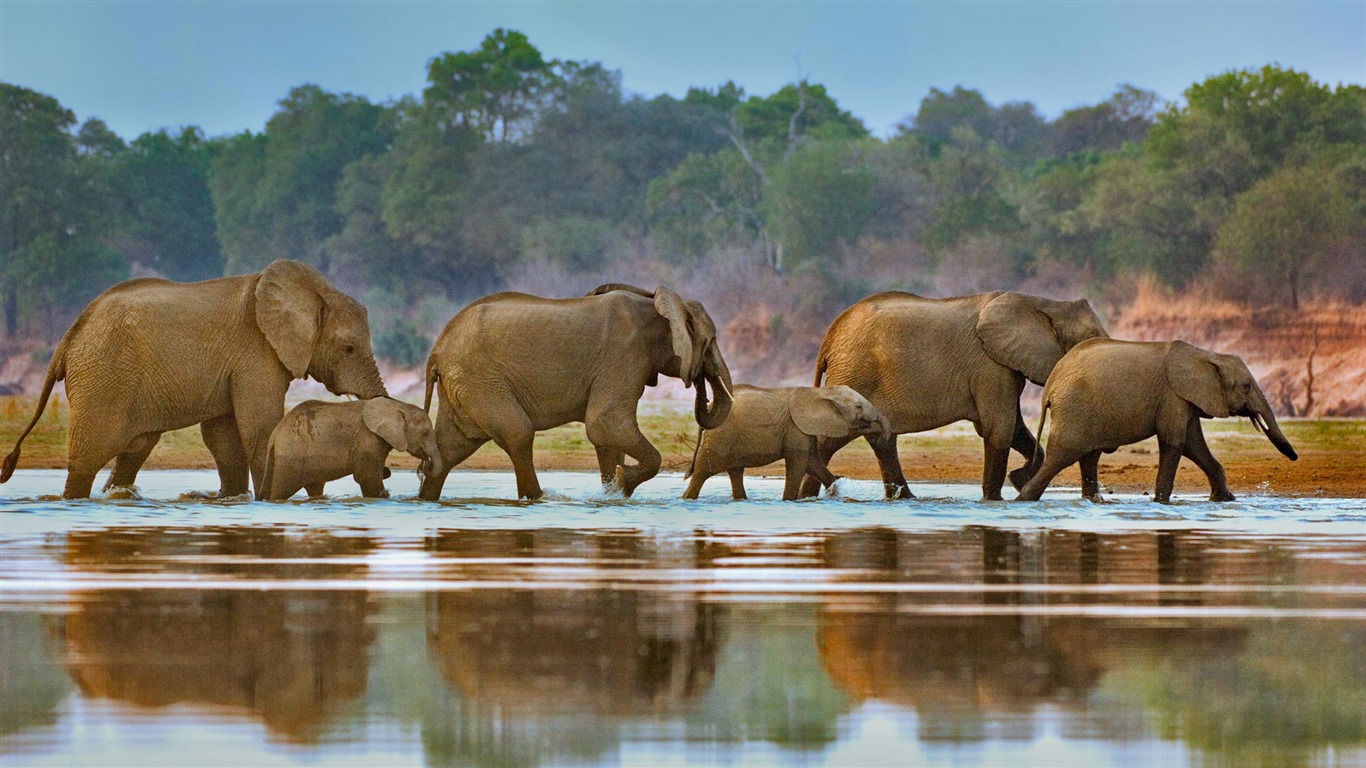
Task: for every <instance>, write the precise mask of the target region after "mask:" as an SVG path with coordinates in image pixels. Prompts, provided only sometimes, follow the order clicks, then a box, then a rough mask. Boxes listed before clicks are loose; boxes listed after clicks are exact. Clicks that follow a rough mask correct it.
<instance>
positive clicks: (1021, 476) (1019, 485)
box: [1006, 466, 1034, 491]
mask: <svg viewBox="0 0 1366 768" xmlns="http://www.w3.org/2000/svg"><path fill="white" fill-rule="evenodd" d="M1006 476H1007V477H1009V478H1010V484H1011V485H1012V486H1013V487H1014V488H1015V490H1017V491H1020V490H1024V487H1025V484H1026V483H1028V482H1029V480H1030V478H1032V477H1034V472H1033V471H1032V470H1030V468H1029V467H1027V466H1025V467H1020V468H1019V469H1015V470H1011V471H1010V472H1009V473H1008V474H1007V475H1006Z"/></svg>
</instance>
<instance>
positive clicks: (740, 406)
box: [683, 384, 891, 501]
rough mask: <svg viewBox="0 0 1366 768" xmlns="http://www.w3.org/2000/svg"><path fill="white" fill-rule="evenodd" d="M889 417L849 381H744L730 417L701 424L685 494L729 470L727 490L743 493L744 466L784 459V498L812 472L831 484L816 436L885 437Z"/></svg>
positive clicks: (739, 495)
mask: <svg viewBox="0 0 1366 768" xmlns="http://www.w3.org/2000/svg"><path fill="white" fill-rule="evenodd" d="M890 429H891V426H890V425H889V424H888V423H887V418H886V417H885V416H883V415H882V414H881V413H879V412H878V410H877V409H876V408H874V407H873V404H872V403H870V402H868V401H867V400H866V399H864V397H863V395H860V394H859V393H857V392H855V391H854V390H852V389H850V388H848V387H842V386H833V387H784V388H781V389H766V388H762V387H752V386H748V385H745V384H741V385H740V386H738V387H736V388H735V404H734V405H733V406H732V408H731V413H730V418H729V419H727V420H726V423H725V424H722V425H721V426H719V427H717V428H716V429H710V430H702V432H701V434H700V435H699V436H698V440H697V449H696V450H695V451H694V452H693V457H692V466H691V467H689V468H688V474H687V475H685V477H691V478H692V481H691V482H690V483H689V484H688V489H687V490H686V491H684V492H683V498H685V499H695V498H697V494H698V493H699V492H700V491H701V490H702V484H703V483H705V482H706V481H707V478H709V477H711V476H712V475H715V474H717V473H719V472H726V473H728V474H729V475H730V488H731V495H732V496H733V497H734V498H737V499H744V498H747V497H746V496H745V467H762V466H764V465H765V464H770V463H772V462H775V461H777V460H778V459H782V460H783V463H784V465H785V469H786V473H787V480H786V483H785V485H784V486H783V501H792V500H794V499H796V498H797V492H798V490H799V488H800V487H801V482H802V478H804V477H806V476H807V475H811V476H812V477H814V478H816V479H817V480H818V481H820V483H821V484H822V485H824V486H826V487H829V486H830V484H831V483H833V482H835V476H834V475H832V474H830V469H829V468H828V467H826V465H825V460H824V459H822V458H821V455H820V453H819V452H818V451H817V450H816V438H818V437H857V436H859V435H877V436H878V437H886V436H887V435H888V433H889V431H890Z"/></svg>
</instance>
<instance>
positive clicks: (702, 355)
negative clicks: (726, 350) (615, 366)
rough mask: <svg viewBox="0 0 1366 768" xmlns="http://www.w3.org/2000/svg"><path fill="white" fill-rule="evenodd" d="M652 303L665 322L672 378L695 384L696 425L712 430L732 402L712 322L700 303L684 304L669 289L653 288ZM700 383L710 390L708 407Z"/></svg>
mask: <svg viewBox="0 0 1366 768" xmlns="http://www.w3.org/2000/svg"><path fill="white" fill-rule="evenodd" d="M654 301H655V311H657V312H659V314H660V316H661V317H663V318H664V319H666V320H668V321H669V336H670V340H671V342H672V345H673V348H672V351H673V357H674V359H675V360H677V361H678V373H677V374H675V375H677V376H678V378H680V379H682V380H683V384H684V386H689V387H690V386H692V385H694V384H696V385H697V399H696V401H695V404H694V413H695V414H696V417H697V424H698V426H700V427H702V428H703V429H716V428H717V427H719V426H721V424H723V423H724V422H725V420H726V418H727V417H728V416H730V408H731V405H732V403H733V402H734V400H733V397H732V395H731V391H732V386H733V385H732V383H731V379H730V369H729V368H727V367H726V361H725V358H723V357H721V348H720V346H718V345H717V343H716V323H714V322H712V319H711V315H708V314H707V310H706V309H704V308H703V307H702V304H701V303H699V302H696V301H684V300H683V298H682V297H681V296H679V295H678V294H677V293H675V292H674V291H673V290H672V289H670V288H666V287H664V286H660V287H659V288H657V289H655V292H654ZM670 372H671V371H668V370H666V371H665V373H670ZM704 384H705V385H707V386H710V387H711V394H712V402H711V403H710V404H708V402H707V391H706V388H705V387H704V386H703V385H704Z"/></svg>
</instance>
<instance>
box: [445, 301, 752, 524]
mask: <svg viewBox="0 0 1366 768" xmlns="http://www.w3.org/2000/svg"><path fill="white" fill-rule="evenodd" d="M661 375H664V376H674V377H677V378H680V379H682V380H683V381H684V383H685V385H687V386H696V387H697V398H696V402H695V408H694V412H695V416H696V418H697V423H698V424H699V425H700V426H702V427H704V428H714V427H718V426H720V425H721V424H722V423H723V422H725V420H726V416H727V415H728V414H729V413H730V408H731V394H730V388H731V381H730V371H729V370H728V369H727V368H726V361H725V360H724V359H723V358H722V356H721V349H720V347H718V346H717V343H716V325H715V324H714V323H713V322H712V319H711V317H710V316H709V315H708V314H707V311H706V310H705V309H703V307H702V305H701V304H699V303H697V302H695V301H684V300H683V299H682V298H681V297H680V296H679V295H678V294H677V293H675V292H674V291H672V290H670V289H668V288H665V287H660V288H658V289H657V290H655V291H653V292H651V291H645V290H643V289H640V288H635V287H633V286H623V285H618V284H610V285H604V286H601V287H600V288H598V289H596V290H595V291H593V292H592V293H590V294H589V295H588V296H585V297H583V298H577V299H545V298H541V297H539V296H530V295H528V294H525V293H497V294H493V295H492V296H486V297H484V298H482V299H479V300H478V301H476V302H474V303H473V304H470V305H469V306H467V307H465V308H464V309H462V310H461V311H460V312H459V313H458V314H457V315H456V316H455V317H453V318H451V321H450V323H449V324H447V325H446V328H445V330H443V331H442V332H441V336H440V337H439V338H437V340H436V343H435V344H434V345H433V347H432V353H431V356H430V357H429V358H428V360H427V397H426V406H425V407H426V408H427V409H428V410H430V407H431V400H432V392H433V391H434V389H439V391H440V395H441V398H440V406H439V409H438V411H437V414H436V437H437V442H438V443H439V444H440V446H441V470H440V471H438V472H434V473H433V474H432V475H431V477H428V478H427V481H426V482H425V483H423V485H422V498H424V499H428V500H435V499H437V498H439V497H440V495H441V486H442V485H443V484H444V483H445V480H446V474H447V473H448V472H449V471H450V470H451V469H452V468H453V467H455V466H456V465H458V464H459V463H460V462H462V461H464V460H465V459H466V458H467V457H469V455H470V454H472V453H474V451H475V450H476V449H478V448H479V446H481V445H483V444H484V443H485V442H487V441H489V440H493V441H494V442H495V443H497V444H498V447H500V448H502V449H503V450H504V451H506V452H507V454H508V456H509V457H511V459H512V465H513V467H514V469H515V471H516V474H517V495H518V496H520V497H522V498H528V499H536V498H540V496H541V484H540V482H539V480H537V478H536V468H535V465H534V463H533V461H532V451H531V448H532V441H533V440H534V438H535V436H536V432H537V431H538V430H543V429H550V428H552V427H557V426H560V425H561V424H567V423H569V422H571V421H582V422H583V424H584V427H585V429H586V431H587V433H588V439H589V441H590V442H592V443H593V446H594V447H595V448H596V449H597V454H598V469H599V471H600V473H601V475H602V480H603V483H604V484H610V483H616V484H617V485H618V486H620V488H621V490H622V492H623V493H625V494H626V495H627V496H630V495H631V493H632V491H634V490H635V489H636V486H638V485H640V484H641V483H643V482H645V481H646V480H649V479H650V478H652V477H654V476H655V474H656V473H658V472H659V465H660V455H659V451H658V450H656V449H655V447H654V446H653V445H651V444H650V441H649V440H647V439H645V436H644V435H643V434H641V432H640V427H639V425H638V424H637V423H636V404H637V402H638V401H639V400H640V396H641V395H642V394H644V392H645V387H646V386H652V385H654V384H657V383H658V382H659V377H660V376H661ZM704 385H705V386H704ZM707 389H710V390H711V392H712V398H713V399H712V401H711V402H710V403H709V402H708V399H707V394H706V390H707ZM625 456H630V457H631V458H633V459H635V460H636V462H637V463H636V464H634V465H630V466H627V465H625V464H624V463H623V461H624V458H625Z"/></svg>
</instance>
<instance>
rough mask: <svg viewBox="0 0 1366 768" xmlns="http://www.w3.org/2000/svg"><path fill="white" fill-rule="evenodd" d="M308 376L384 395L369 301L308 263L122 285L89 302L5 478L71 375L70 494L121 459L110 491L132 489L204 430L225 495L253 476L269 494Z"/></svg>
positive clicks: (56, 359)
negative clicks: (273, 456) (273, 452)
mask: <svg viewBox="0 0 1366 768" xmlns="http://www.w3.org/2000/svg"><path fill="white" fill-rule="evenodd" d="M305 376H312V377H313V378H314V379H317V380H318V381H320V382H322V383H323V385H325V386H326V387H327V389H328V391H330V392H332V393H333V394H338V395H355V396H357V397H360V398H371V397H380V396H382V395H384V394H386V393H385V389H384V381H383V380H382V379H381V378H380V375H379V369H378V368H377V367H376V365H375V358H374V355H373V354H372V353H371V349H370V325H369V320H368V319H367V315H366V312H365V307H363V306H361V305H360V304H359V303H358V302H357V301H356V300H355V299H352V298H351V297H350V296H347V295H346V294H344V293H342V292H341V291H338V290H337V289H336V288H333V287H332V285H331V284H330V283H328V282H327V279H326V278H325V277H323V275H322V274H321V273H320V272H318V271H317V270H316V269H314V268H312V267H310V266H308V265H307V264H303V263H301V262H298V261H289V260H283V259H282V260H279V261H275V262H273V263H271V264H270V265H269V266H267V267H266V268H265V269H264V270H262V271H261V272H257V273H253V274H249V275H237V276H234V277H223V278H218V279H216V280H205V281H203V282H198V283H176V282H172V281H170V280H162V279H158V278H139V279H137V280H129V281H127V282H124V283H119V284H118V285H115V286H114V287H112V288H110V289H109V290H107V291H105V292H104V293H102V294H100V295H99V296H98V297H96V298H95V300H94V301H91V302H90V305H89V306H87V307H86V308H85V310H84V311H83V312H81V315H80V317H78V318H76V322H75V323H74V324H72V326H71V328H70V330H68V331H67V332H66V335H65V336H63V337H62V340H61V343H59V344H58V345H57V349H56V351H55V352H54V353H53V355H52V363H51V364H50V365H49V366H48V371H47V380H46V381H45V382H44V383H43V392H42V396H41V397H40V398H39V401H38V410H37V413H35V414H34V415H33V420H32V421H31V422H29V425H28V427H27V428H26V429H25V430H24V432H23V434H21V435H20V436H19V439H18V440H17V441H16V442H15V445H14V450H13V451H11V452H10V454H9V456H7V457H6V458H5V463H4V467H3V470H2V471H0V482H4V481H6V480H8V479H9V478H10V475H12V474H13V472H14V468H15V465H16V464H17V463H18V461H19V449H20V446H21V445H22V444H23V442H24V438H25V437H26V436H27V435H28V433H29V432H30V431H31V430H32V429H33V426H34V425H35V424H37V423H38V419H39V418H40V417H41V416H42V415H43V408H44V407H46V405H47V399H48V396H49V395H50V394H51V393H52V388H53V386H54V385H56V383H57V382H58V381H62V380H63V379H65V380H66V394H67V399H68V401H69V402H70V405H71V416H70V432H69V435H68V437H67V476H66V488H65V490H63V492H62V495H63V496H65V497H66V498H68V499H71V498H84V497H86V496H89V495H90V489H91V485H92V484H93V482H94V480H95V474H96V473H97V472H99V470H100V469H101V468H102V467H103V466H104V465H105V464H107V463H108V462H109V460H110V459H113V460H114V470H113V472H112V473H111V474H110V477H109V482H108V484H106V486H105V487H106V488H109V487H113V486H119V487H123V486H130V485H132V484H133V482H134V480H136V478H137V473H138V470H139V469H140V468H141V467H142V464H143V462H144V461H146V460H147V456H148V455H149V454H150V453H151V452H152V448H154V447H155V446H156V444H157V441H158V440H160V439H161V433H163V432H167V431H170V430H175V429H182V428H184V427H188V426H192V425H194V424H198V425H200V431H201V432H202V433H203V435H204V443H205V445H207V446H208V448H209V451H210V452H211V453H212V454H213V458H214V462H215V463H216V464H217V465H218V477H219V481H220V489H219V493H220V494H221V495H224V496H236V495H238V494H242V493H246V492H247V472H248V470H250V472H251V479H252V482H253V483H254V484H255V487H256V488H257V489H260V488H261V481H262V476H263V475H264V473H265V469H266V444H267V443H268V442H269V440H270V433H271V430H273V429H274V428H275V425H276V424H277V423H279V421H280V417H281V416H282V415H283V414H284V403H285V391H286V390H287V389H288V388H289V383H290V382H291V381H293V380H294V379H302V378H304V377H305Z"/></svg>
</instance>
